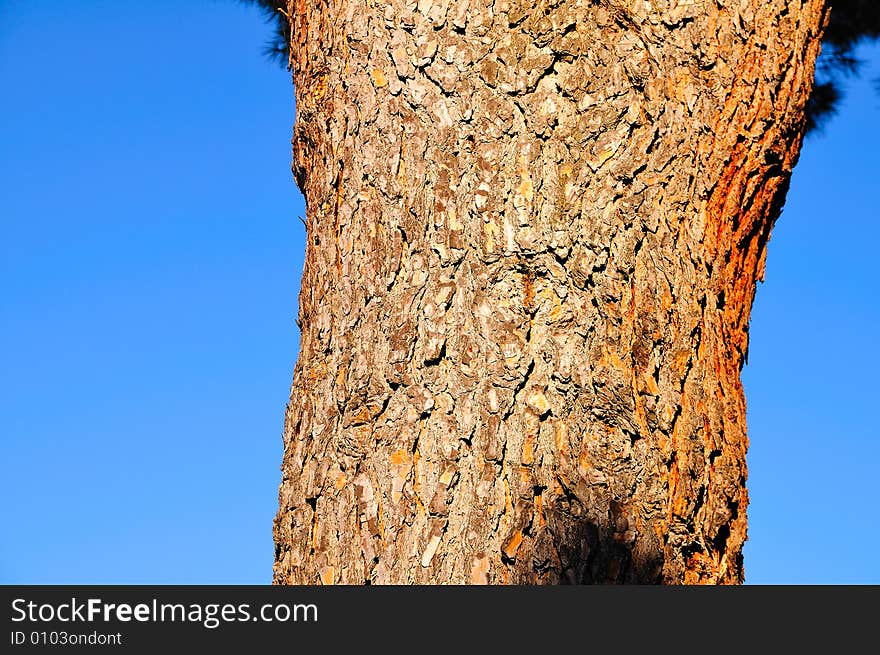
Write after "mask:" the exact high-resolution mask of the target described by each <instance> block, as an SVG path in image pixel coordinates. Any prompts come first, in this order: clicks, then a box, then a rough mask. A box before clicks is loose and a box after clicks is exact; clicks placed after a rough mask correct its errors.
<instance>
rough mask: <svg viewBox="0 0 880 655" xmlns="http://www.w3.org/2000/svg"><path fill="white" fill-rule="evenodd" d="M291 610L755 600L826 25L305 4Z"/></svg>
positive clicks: (283, 520) (629, 10) (500, 0)
mask: <svg viewBox="0 0 880 655" xmlns="http://www.w3.org/2000/svg"><path fill="white" fill-rule="evenodd" d="M289 13H290V16H291V18H292V33H291V65H292V69H293V76H294V84H295V89H296V103H297V120H296V126H295V131H294V139H293V151H294V174H295V177H296V180H297V182H298V184H299V186H300V188H301V189H302V191H303V193H304V195H305V198H306V206H307V235H308V245H307V250H306V260H305V270H304V272H303V280H302V291H301V295H300V318H299V320H300V325H301V331H302V340H301V351H300V356H299V359H298V361H297V364H296V370H295V373H294V379H293V385H292V388H291V394H290V404H289V406H288V410H287V414H286V420H285V430H284V444H285V454H284V461H283V465H282V474H283V479H282V483H281V490H280V507H279V512H278V515H277V517H276V521H275V528H274V534H275V542H276V551H275V568H274V580H275V582H276V583H306V584H313V583H324V584H332V583H355V584H361V583H373V584H378V583H514V584H520V583H526V584H531V583H539V584H544V583H560V582H572V583H588V582H638V583H654V582H659V583H736V582H739V581H741V580H742V578H743V563H742V554H741V550H742V545H743V541H744V540H745V538H746V505H747V493H746V486H745V482H746V460H745V457H746V448H747V443H748V442H747V437H746V423H745V400H744V396H743V390H742V386H741V384H740V370H741V368H742V366H743V363H744V360H745V357H746V352H747V346H748V320H749V312H750V309H751V305H752V299H753V297H754V293H755V283H756V280H757V279H760V278H761V276H762V275H763V262H764V255H765V247H766V244H767V240H768V237H769V234H770V230H771V227H772V225H773V221H774V219H775V218H776V216H777V215H778V213H779V210H780V207H781V204H782V201H783V199H784V195H785V191H786V188H787V184H788V179H789V175H790V172H791V169H792V167H793V165H794V163H795V160H796V157H797V153H798V150H799V148H800V142H801V135H802V131H803V109H804V105H805V103H806V100H807V97H808V95H809V92H810V85H811V83H812V78H813V63H814V59H815V57H816V54H817V51H818V48H819V36H820V32H821V24H822V22H823V17H824V13H825V9H824V1H823V0H711V1H709V0H689V1H683V0H651V2H647V1H644V0H543V1H539V2H522V1H520V0H497V1H496V2H494V3H489V2H479V1H478V0H470V1H469V0H433V1H431V0H421V1H419V2H416V1H415V0H410V1H407V0H390V1H389V2H381V3H380V2H375V1H374V0H335V1H334V2H330V3H322V2H308V1H307V0H296V1H295V2H292V3H291V5H290V7H289Z"/></svg>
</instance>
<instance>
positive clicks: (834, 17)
mask: <svg viewBox="0 0 880 655" xmlns="http://www.w3.org/2000/svg"><path fill="white" fill-rule="evenodd" d="M241 1H242V2H245V3H247V4H252V5H256V6H257V7H259V8H260V9H262V11H263V13H264V14H265V16H266V20H267V22H269V23H270V24H271V25H272V32H273V34H272V38H271V39H270V40H269V41H268V42H267V43H266V48H265V52H266V54H267V55H268V56H269V57H271V58H272V59H274V60H276V61H278V62H280V63H281V64H283V65H287V56H288V49H287V43H288V36H289V34H290V24H289V22H288V20H287V15H286V14H285V13H284V12H285V10H286V6H287V2H285V0H241ZM830 4H831V18H830V20H829V22H828V27H827V28H826V29H825V38H824V40H823V45H822V55H821V56H820V57H819V61H818V62H817V65H816V87H815V90H814V91H813V96H812V97H811V98H810V102H809V104H808V105H807V131H808V132H809V131H812V130H814V129H816V128H819V127H821V126H822V124H823V122H824V121H825V120H827V119H828V118H830V117H831V116H833V115H834V112H835V111H836V110H837V107H838V105H839V102H840V99H841V97H842V94H841V91H840V84H841V81H842V80H843V79H844V78H845V77H847V76H850V75H856V74H858V72H859V68H860V66H861V63H862V62H861V61H859V60H858V59H857V58H856V57H855V55H854V52H855V49H856V47H857V46H858V45H859V44H860V43H861V42H862V41H866V40H870V39H876V38H878V36H880V0H830ZM877 86H878V91H880V80H878V82H877Z"/></svg>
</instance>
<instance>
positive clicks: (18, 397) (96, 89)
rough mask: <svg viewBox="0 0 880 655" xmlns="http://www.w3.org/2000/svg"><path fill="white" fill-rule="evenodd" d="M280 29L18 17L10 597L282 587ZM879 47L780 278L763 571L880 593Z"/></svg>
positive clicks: (827, 138)
mask: <svg viewBox="0 0 880 655" xmlns="http://www.w3.org/2000/svg"><path fill="white" fill-rule="evenodd" d="M268 36H269V33H268V29H267V27H266V26H265V25H264V24H263V22H262V18H261V17H260V15H259V13H258V12H257V11H256V10H254V9H252V8H249V7H243V6H240V5H238V4H236V3H234V2H230V1H223V0H214V1H211V0H186V2H180V1H172V0H152V1H151V2H133V1H130V0H116V1H109V0H108V1H102V0H93V1H86V0H82V1H79V2H69V3H38V2H32V1H28V0H11V1H10V0H4V1H3V2H2V3H0V88H2V93H3V102H2V104H0V227H2V238H0V357H2V359H0V498H2V499H3V500H2V502H0V582H3V583H263V582H269V580H270V578H271V565H272V552H273V548H272V536H271V524H272V517H273V515H274V512H275V507H276V503H277V485H278V482H279V468H278V467H279V464H280V460H281V449H282V447H281V436H280V435H281V427H282V419H283V409H284V405H285V403H286V401H287V393H288V389H289V385H290V377H291V373H292V370H293V364H294V360H295V358H296V353H297V349H298V342H297V337H298V333H297V330H296V327H295V325H294V318H295V316H296V294H297V292H298V288H299V275H300V271H301V266H302V256H303V249H304V232H303V227H302V224H301V223H300V222H299V221H298V220H297V215H301V214H303V213H304V209H303V205H302V200H301V198H300V196H299V193H298V191H297V190H296V187H295V185H294V183H293V181H292V178H291V175H290V135H291V127H292V123H293V117H294V112H293V91H292V87H291V85H290V81H289V77H288V74H287V73H286V72H285V71H284V70H282V69H281V68H280V67H277V66H275V65H273V64H271V63H269V62H267V61H266V60H265V59H264V58H263V56H262V54H261V46H262V44H263V42H264V41H265V40H266V39H267V38H268ZM861 55H862V57H863V58H865V59H867V60H868V61H869V65H868V66H867V67H866V71H865V72H866V75H865V77H866V78H867V79H865V80H862V81H853V82H852V83H850V84H849V90H848V95H847V101H846V103H845V105H844V107H843V110H842V111H841V113H840V114H839V115H838V116H837V117H836V118H835V119H833V120H832V121H831V122H830V124H829V125H828V127H827V129H826V131H825V134H824V135H822V136H820V137H813V138H811V139H809V140H808V142H807V144H806V147H805V149H804V153H803V157H802V160H801V163H800V164H799V166H798V169H797V171H796V173H795V176H794V180H793V185H792V191H791V193H790V195H789V200H788V203H787V205H786V209H785V212H784V214H783V217H782V219H781V221H780V222H779V224H778V226H777V228H776V231H775V232H774V235H773V239H772V241H771V243H770V253H769V258H768V266H767V282H766V283H765V284H764V285H762V286H761V287H760V288H759V290H758V298H757V302H756V306H755V310H754V320H753V322H752V346H751V353H750V363H749V365H748V367H747V368H746V370H745V373H744V380H745V385H746V391H747V394H748V399H749V423H750V429H751V444H752V447H751V451H750V455H749V464H750V482H749V485H750V493H751V498H752V503H751V507H750V510H749V515H750V530H749V533H750V541H749V542H748V545H747V547H746V551H745V557H746V572H747V581H748V582H753V583H776V582H794V583H808V582H817V583H830V582H874V583H877V582H880V558H878V557H877V554H876V549H877V546H876V544H877V543H878V542H880V525H878V519H880V510H878V507H877V504H878V501H880V493H878V480H880V476H878V471H877V469H878V466H880V439H878V434H877V428H876V411H875V409H876V407H877V406H878V402H877V400H876V395H877V380H878V379H880V347H878V338H880V316H878V314H880V312H878V306H877V300H878V293H877V289H876V283H877V264H878V257H877V244H878V243H880V221H878V218H880V216H878V211H877V195H878V191H880V185H878V183H877V180H876V178H877V177H878V170H880V97H878V95H877V94H875V93H874V91H873V89H872V87H871V82H870V79H871V78H872V77H877V76H880V49H878V48H876V47H873V48H863V49H862V50H861Z"/></svg>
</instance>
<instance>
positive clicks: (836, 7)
mask: <svg viewBox="0 0 880 655" xmlns="http://www.w3.org/2000/svg"><path fill="white" fill-rule="evenodd" d="M830 5H831V18H830V19H829V21H828V26H827V27H826V28H825V38H824V39H823V41H822V54H821V56H820V57H819V61H818V62H817V63H816V87H815V90H814V91H813V96H812V97H811V98H810V103H809V104H808V105H807V131H811V130H813V129H815V128H817V127H821V126H822V124H823V122H824V121H825V120H826V119H828V118H830V117H831V116H833V115H834V112H835V111H836V110H837V107H838V103H839V101H840V99H841V97H842V94H841V91H840V83H841V81H842V79H843V78H845V77H848V76H850V75H856V74H858V72H859V69H860V67H861V64H862V62H861V61H859V60H858V59H857V58H856V57H855V55H854V51H855V49H856V47H857V46H858V45H859V44H860V43H862V42H863V41H867V40H871V39H876V38H877V37H878V36H880V1H878V0H830ZM878 87H880V81H878ZM878 90H880V88H878Z"/></svg>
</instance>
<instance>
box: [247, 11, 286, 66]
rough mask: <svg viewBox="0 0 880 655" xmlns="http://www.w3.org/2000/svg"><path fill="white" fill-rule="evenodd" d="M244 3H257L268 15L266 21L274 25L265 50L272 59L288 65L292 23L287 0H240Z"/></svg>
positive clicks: (265, 14)
mask: <svg viewBox="0 0 880 655" xmlns="http://www.w3.org/2000/svg"><path fill="white" fill-rule="evenodd" d="M239 1H240V2H243V3H244V4H248V5H256V6H257V7H259V8H260V10H261V11H262V12H263V15H264V16H265V17H266V22H267V23H268V24H269V25H271V27H272V36H271V37H269V39H268V40H267V41H266V45H265V47H264V48H263V52H264V53H265V55H266V56H267V57H269V58H270V59H272V60H274V61H277V62H278V63H279V64H281V65H283V66H287V58H288V52H289V51H288V39H289V37H290V23H289V22H288V20H287V13H286V12H287V1H286V0H239Z"/></svg>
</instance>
